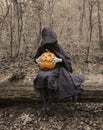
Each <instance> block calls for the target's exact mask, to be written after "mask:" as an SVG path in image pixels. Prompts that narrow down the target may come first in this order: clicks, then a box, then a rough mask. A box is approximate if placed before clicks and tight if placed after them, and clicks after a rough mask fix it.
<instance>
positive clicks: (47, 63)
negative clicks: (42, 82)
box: [39, 51, 55, 70]
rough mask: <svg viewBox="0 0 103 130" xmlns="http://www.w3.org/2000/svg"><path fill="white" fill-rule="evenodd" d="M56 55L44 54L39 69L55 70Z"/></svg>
mask: <svg viewBox="0 0 103 130" xmlns="http://www.w3.org/2000/svg"><path fill="white" fill-rule="evenodd" d="M54 58H55V54H54V53H52V52H49V51H47V52H44V53H43V54H42V55H41V56H40V58H39V61H40V63H39V67H40V69H42V70H51V69H54V67H55V63H54Z"/></svg>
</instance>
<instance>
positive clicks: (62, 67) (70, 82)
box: [34, 28, 84, 99]
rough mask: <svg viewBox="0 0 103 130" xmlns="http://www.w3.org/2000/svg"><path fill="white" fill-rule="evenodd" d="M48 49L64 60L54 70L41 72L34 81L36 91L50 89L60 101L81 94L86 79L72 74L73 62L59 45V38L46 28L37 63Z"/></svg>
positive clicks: (36, 56)
mask: <svg viewBox="0 0 103 130" xmlns="http://www.w3.org/2000/svg"><path fill="white" fill-rule="evenodd" d="M46 49H48V50H49V51H51V52H53V53H54V54H55V55H56V56H57V57H58V58H62V60H63V62H62V63H57V64H56V67H55V68H54V69H53V70H48V71H47V70H46V71H45V70H39V72H38V74H37V76H36V78H35V79H34V87H35V89H36V90H39V89H40V88H44V87H48V88H49V89H52V90H55V91H57V92H58V95H59V98H60V99H65V98H70V97H71V96H75V95H78V94H79V93H81V90H82V89H81V84H82V83H83V82H84V77H83V76H79V75H74V74H73V73H72V72H73V70H72V66H71V60H70V58H69V57H68V55H67V53H66V52H65V51H64V50H63V49H62V47H61V46H60V45H59V44H58V40H57V36H56V34H55V32H54V31H53V30H51V29H50V28H44V30H43V31H42V42H41V46H40V47H39V48H38V50H37V53H36V55H35V57H34V61H35V62H36V59H37V58H38V57H39V56H40V55H41V54H42V53H44V52H45V51H46Z"/></svg>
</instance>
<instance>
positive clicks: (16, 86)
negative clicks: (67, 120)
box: [0, 82, 103, 103]
mask: <svg viewBox="0 0 103 130" xmlns="http://www.w3.org/2000/svg"><path fill="white" fill-rule="evenodd" d="M95 88H96V87H95V86H94V87H93V86H89V87H88V86H83V92H82V94H81V95H79V97H78V101H79V102H103V86H98V89H97V88H96V89H95ZM35 101H40V96H39V93H37V92H35V91H34V89H33V85H32V84H31V85H29V84H21V85H20V83H15V82H7V83H5V84H2V86H0V102H2V103H3V102H4V103H7V102H35ZM57 101H59V100H58V99H57Z"/></svg>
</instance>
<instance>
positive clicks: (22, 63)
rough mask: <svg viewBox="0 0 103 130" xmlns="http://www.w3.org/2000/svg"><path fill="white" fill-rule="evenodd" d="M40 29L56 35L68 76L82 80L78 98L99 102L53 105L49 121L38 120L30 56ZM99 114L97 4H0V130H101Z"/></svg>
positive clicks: (102, 10)
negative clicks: (68, 65) (67, 58)
mask: <svg viewBox="0 0 103 130" xmlns="http://www.w3.org/2000/svg"><path fill="white" fill-rule="evenodd" d="M44 27H51V28H52V29H53V30H54V31H55V32H56V33H57V36H58V41H59V43H60V44H61V45H62V46H63V48H64V49H65V51H66V52H67V53H68V55H69V56H70V58H71V62H72V66H73V73H75V74H81V73H82V74H84V75H85V79H86V80H85V82H84V84H83V87H84V91H83V92H87V93H84V95H83V96H81V97H80V98H81V99H83V98H84V99H87V98H88V97H89V100H91V99H98V102H99V101H100V100H102V103H100V102H99V103H85V102H82V103H81V102H77V103H75V104H70V103H67V104H65V103H62V105H61V103H59V102H58V103H57V104H55V103H54V108H53V112H54V116H52V117H45V118H44V117H42V114H41V115H40V110H41V104H40V103H39V102H38V103H37V102H34V99H36V100H37V98H38V93H35V92H34V89H33V79H34V77H35V76H36V74H37V71H38V66H37V65H36V64H35V63H34V60H33V57H34V55H35V53H36V50H37V48H38V47H39V45H40V40H41V31H42V29H43V28H44ZM87 90H88V91H87ZM89 90H90V91H89ZM36 97H37V98H36ZM18 99H20V102H21V104H20V102H19V104H16V105H14V104H15V103H17V102H16V101H18ZM22 99H23V100H25V101H27V102H26V103H27V104H23V103H22ZM32 100H33V104H30V102H29V101H32ZM6 101H7V102H6ZM9 101H11V104H12V103H13V101H14V104H12V105H11V106H10V104H9ZM83 101H84V100H83ZM28 102H29V103H28ZM90 102H91V101H90ZM2 103H3V105H2ZM4 104H5V105H4ZM102 115H103V0H0V130H103V116H102Z"/></svg>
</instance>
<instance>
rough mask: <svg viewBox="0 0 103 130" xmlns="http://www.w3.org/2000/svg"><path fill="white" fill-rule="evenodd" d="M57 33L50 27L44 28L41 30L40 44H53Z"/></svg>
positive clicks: (55, 41)
mask: <svg viewBox="0 0 103 130" xmlns="http://www.w3.org/2000/svg"><path fill="white" fill-rule="evenodd" d="M57 41H58V40H57V35H56V33H55V32H54V31H53V30H52V29H50V28H44V29H43V31H42V41H41V45H45V44H47V43H48V44H55V43H57Z"/></svg>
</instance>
